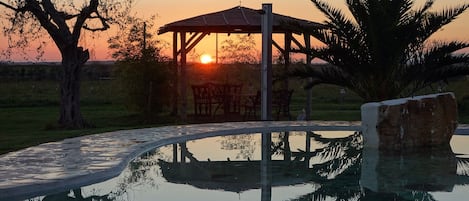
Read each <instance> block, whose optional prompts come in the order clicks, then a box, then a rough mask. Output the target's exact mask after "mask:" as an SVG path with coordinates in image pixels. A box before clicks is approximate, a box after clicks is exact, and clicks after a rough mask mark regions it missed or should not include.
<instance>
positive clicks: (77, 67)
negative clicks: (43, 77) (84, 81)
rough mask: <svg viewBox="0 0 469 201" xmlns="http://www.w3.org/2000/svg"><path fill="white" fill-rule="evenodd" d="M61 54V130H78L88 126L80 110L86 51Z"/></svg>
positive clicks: (87, 56) (79, 49) (80, 50)
mask: <svg viewBox="0 0 469 201" xmlns="http://www.w3.org/2000/svg"><path fill="white" fill-rule="evenodd" d="M61 53H62V77H61V80H60V100H61V101H60V117H59V121H58V124H59V126H60V127H62V128H67V129H80V128H85V127H88V126H89V125H88V124H87V123H86V122H85V120H84V119H83V116H82V114H81V110H80V83H81V69H82V66H83V65H84V63H85V62H86V61H87V60H88V59H89V53H88V50H83V48H81V47H69V48H65V49H64V50H63V51H61Z"/></svg>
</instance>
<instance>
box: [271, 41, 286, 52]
mask: <svg viewBox="0 0 469 201" xmlns="http://www.w3.org/2000/svg"><path fill="white" fill-rule="evenodd" d="M272 45H274V47H275V48H277V49H278V50H279V51H280V52H281V53H282V54H285V50H284V49H283V48H282V47H280V45H279V44H278V43H277V42H275V40H272Z"/></svg>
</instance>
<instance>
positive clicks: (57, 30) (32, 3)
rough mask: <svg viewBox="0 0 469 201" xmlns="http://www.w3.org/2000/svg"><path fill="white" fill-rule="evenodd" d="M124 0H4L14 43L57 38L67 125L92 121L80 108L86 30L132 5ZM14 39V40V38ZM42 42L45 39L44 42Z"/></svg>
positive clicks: (104, 26)
mask: <svg viewBox="0 0 469 201" xmlns="http://www.w3.org/2000/svg"><path fill="white" fill-rule="evenodd" d="M131 2H132V1H127V0H126V1H124V0H101V1H100V0H61V1H59V0H56V1H54V0H8V1H1V0H0V5H2V6H3V7H4V8H5V9H3V10H6V11H2V12H4V14H3V17H5V18H7V20H8V21H9V22H10V25H9V26H8V27H5V28H4V32H5V33H6V34H7V36H8V37H9V41H10V42H11V44H9V45H10V46H16V47H26V46H28V45H30V43H31V41H32V40H47V37H44V36H47V35H44V33H43V32H44V31H46V32H47V34H48V36H49V37H50V38H51V39H52V40H53V41H54V43H55V45H56V46H57V48H58V49H59V51H60V54H61V57H62V67H63V68H62V72H61V74H62V76H61V80H60V117H59V120H58V124H59V126H61V127H64V128H83V127H87V126H88V124H87V123H86V122H85V120H84V119H83V116H82V114H81V111H80V75H81V69H82V66H83V65H84V64H85V62H86V61H88V59H89V57H90V56H89V52H88V50H87V49H85V48H84V47H80V46H79V39H80V36H81V34H82V32H83V31H92V32H95V31H105V30H108V29H109V28H110V24H112V23H115V22H117V21H118V20H119V18H121V17H122V16H123V15H125V13H127V10H128V9H129V8H130V5H131ZM12 41H14V42H12ZM40 44H42V43H40Z"/></svg>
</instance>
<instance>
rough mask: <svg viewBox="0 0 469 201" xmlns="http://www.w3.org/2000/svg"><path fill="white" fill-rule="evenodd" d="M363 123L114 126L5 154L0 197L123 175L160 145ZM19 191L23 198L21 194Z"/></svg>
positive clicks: (0, 160)
mask: <svg viewBox="0 0 469 201" xmlns="http://www.w3.org/2000/svg"><path fill="white" fill-rule="evenodd" d="M359 129H360V127H359V122H317V121H315V122H304V121H295V122H276V121H272V122H239V123H214V124H192V125H184V126H167V127H157V128H146V129H135V130H124V131H115V132H108V133H102V134H95V135H88V136H83V137H77V138H70V139H65V140H63V141H60V142H51V143H46V144H41V145H38V146H34V147H30V148H27V149H23V150H20V151H16V152H12V153H8V154H5V155H1V156H0V200H11V199H12V198H15V199H16V198H21V199H23V198H25V199H26V198H29V197H32V196H38V195H42V194H45V193H46V192H48V191H51V190H54V191H55V192H57V191H58V190H57V189H59V190H64V191H65V190H69V189H73V188H77V187H80V186H83V185H87V184H92V183H96V182H100V181H104V180H106V179H110V178H112V177H115V176H117V175H119V174H120V172H121V171H122V170H123V169H124V168H125V167H126V166H127V164H128V163H129V162H130V160H132V159H133V158H135V157H136V156H138V155H140V154H142V153H144V152H146V151H149V150H151V149H154V148H155V147H159V146H163V145H167V144H172V143H175V142H179V141H186V140H190V139H197V138H204V137H209V136H218V135H230V134H242V133H258V132H269V131H284V130H290V131H291V130H316V131H319V130H353V131H356V130H359ZM18 196H19V197H18Z"/></svg>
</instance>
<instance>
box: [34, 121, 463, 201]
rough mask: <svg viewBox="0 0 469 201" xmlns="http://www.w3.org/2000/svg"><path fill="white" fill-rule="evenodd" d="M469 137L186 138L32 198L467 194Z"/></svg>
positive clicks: (269, 199) (266, 200) (267, 200)
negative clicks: (399, 143)
mask: <svg viewBox="0 0 469 201" xmlns="http://www.w3.org/2000/svg"><path fill="white" fill-rule="evenodd" d="M266 139H268V140H267V141H266ZM266 142H267V143H268V144H270V146H262V144H265V143H266ZM468 144H469V136H460V135H455V136H453V139H452V141H451V147H441V148H438V149H431V150H423V151H419V152H412V153H384V152H378V151H377V150H369V149H364V148H363V145H362V136H361V135H360V133H358V132H354V131H343V130H342V131H340V130H329V131H311V130H303V131H302V130H290V131H287V132H262V133H260V132H258V133H250V134H241V135H228V136H226V135H224V136H216V137H207V138H203V139H189V140H187V141H185V140H181V141H177V142H175V143H173V144H169V145H166V146H162V147H159V148H156V149H154V150H151V151H148V152H145V153H144V154H142V155H140V156H139V157H137V158H135V159H134V160H133V161H131V162H130V163H129V164H128V166H127V167H126V168H125V169H124V171H122V173H121V174H120V175H119V176H118V177H115V178H112V179H109V180H107V181H104V182H99V183H95V184H91V185H85V186H82V187H79V188H75V189H70V190H65V191H63V192H52V193H50V194H48V195H44V196H38V197H33V198H30V199H31V200H44V201H47V200H91V199H93V200H141V201H145V200H224V201H225V200H262V201H274V200H362V199H365V200H464V199H465V196H466V194H467V192H468V191H469V185H468V184H469V146H467V145H468ZM266 153H269V154H266Z"/></svg>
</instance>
